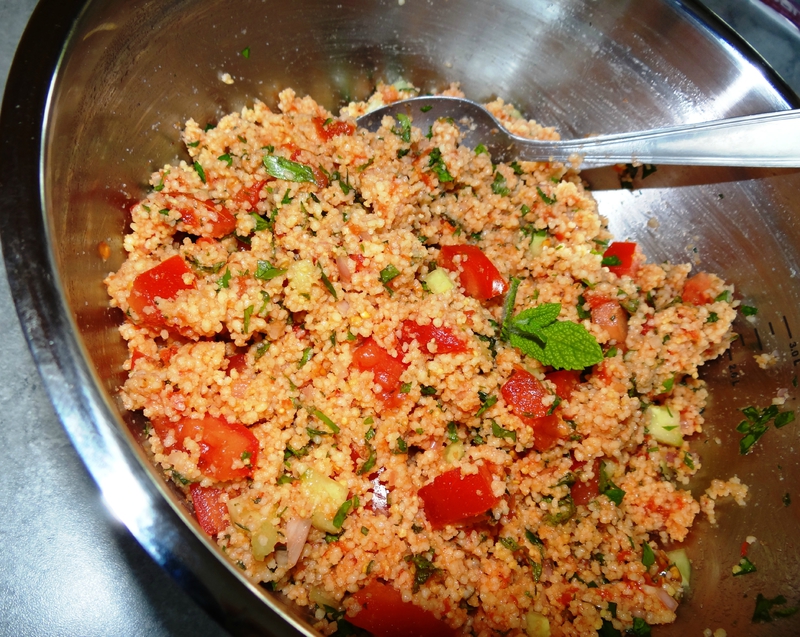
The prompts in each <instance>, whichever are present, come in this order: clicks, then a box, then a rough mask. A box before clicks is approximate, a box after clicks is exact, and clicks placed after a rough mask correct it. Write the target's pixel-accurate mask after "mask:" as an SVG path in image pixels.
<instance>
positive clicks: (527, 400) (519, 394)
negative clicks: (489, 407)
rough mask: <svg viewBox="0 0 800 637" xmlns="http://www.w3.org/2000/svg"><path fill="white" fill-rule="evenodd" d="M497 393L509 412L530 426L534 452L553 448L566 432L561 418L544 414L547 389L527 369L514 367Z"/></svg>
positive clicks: (547, 408) (546, 410)
mask: <svg viewBox="0 0 800 637" xmlns="http://www.w3.org/2000/svg"><path fill="white" fill-rule="evenodd" d="M554 373H555V372H554ZM557 378H558V377H557ZM500 393H501V394H502V396H503V400H505V401H506V403H508V405H509V406H510V407H511V411H513V412H514V414H515V415H516V416H517V417H519V418H520V419H521V420H522V422H524V423H525V424H526V425H528V426H529V427H531V428H532V429H533V434H534V444H533V446H534V448H535V449H536V450H537V451H547V450H548V449H552V448H553V447H555V445H556V444H557V443H558V441H559V440H564V439H565V438H566V437H567V436H568V435H569V431H568V430H567V427H566V425H565V424H564V423H563V421H562V420H561V417H560V416H559V415H557V414H548V413H547V412H548V411H549V410H550V408H549V407H547V406H545V405H544V404H543V402H542V399H543V398H544V397H545V396H547V395H548V391H547V389H545V387H544V385H543V384H542V383H541V381H539V379H538V378H536V376H534V375H533V374H531V373H530V372H528V371H526V370H524V369H522V368H521V367H516V368H515V369H514V371H513V372H512V373H511V376H510V377H509V379H508V380H507V381H506V382H505V384H504V385H503V386H502V387H501V388H500Z"/></svg>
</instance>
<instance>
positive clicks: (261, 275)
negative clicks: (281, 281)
mask: <svg viewBox="0 0 800 637" xmlns="http://www.w3.org/2000/svg"><path fill="white" fill-rule="evenodd" d="M282 274H286V270H282V269H281V268H276V267H274V266H273V265H272V264H271V263H270V262H269V261H262V260H260V259H259V260H258V261H256V273H255V277H256V278H257V279H260V280H262V281H270V280H272V279H274V278H276V277H279V276H281V275H282Z"/></svg>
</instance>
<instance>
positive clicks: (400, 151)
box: [397, 148, 411, 159]
mask: <svg viewBox="0 0 800 637" xmlns="http://www.w3.org/2000/svg"><path fill="white" fill-rule="evenodd" d="M410 152H411V149H410V148H398V149H397V159H403V157H405V156H406V155H408V153H410Z"/></svg>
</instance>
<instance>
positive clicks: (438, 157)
mask: <svg viewBox="0 0 800 637" xmlns="http://www.w3.org/2000/svg"><path fill="white" fill-rule="evenodd" d="M428 167H429V168H430V169H431V170H432V171H433V172H434V173H435V174H436V177H437V178H438V179H439V181H440V182H442V183H445V182H448V181H453V175H451V174H450V173H449V172H448V171H447V166H445V164H444V159H442V151H441V150H439V148H438V147H437V148H434V149H433V150H432V151H431V154H430V159H429V160H428Z"/></svg>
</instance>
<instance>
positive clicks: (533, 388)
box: [500, 367, 549, 418]
mask: <svg viewBox="0 0 800 637" xmlns="http://www.w3.org/2000/svg"><path fill="white" fill-rule="evenodd" d="M500 393H501V394H502V395H503V399H504V400H505V401H506V402H507V403H508V404H509V405H510V406H511V411H513V412H514V413H515V414H516V415H517V416H519V417H520V418H541V417H542V416H546V415H547V411H548V409H549V407H545V405H543V404H542V399H543V398H544V397H545V396H547V395H548V391H547V390H546V389H545V387H544V385H543V384H542V383H541V382H540V381H539V379H538V378H536V376H534V375H533V374H531V373H530V372H528V371H526V370H524V369H522V368H521V367H515V368H514V371H513V372H511V376H510V377H509V378H508V380H507V381H506V382H505V384H504V385H503V386H502V387H501V388H500Z"/></svg>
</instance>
